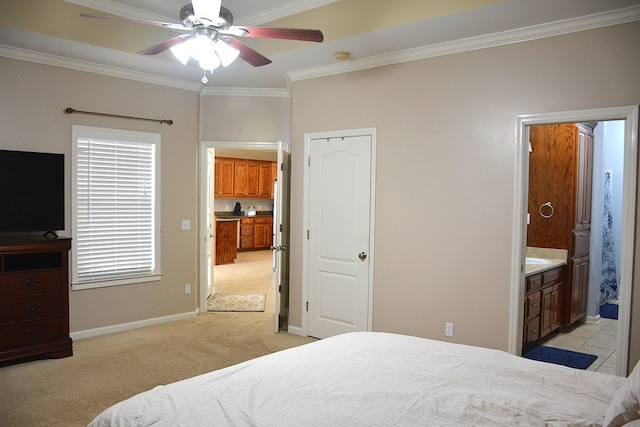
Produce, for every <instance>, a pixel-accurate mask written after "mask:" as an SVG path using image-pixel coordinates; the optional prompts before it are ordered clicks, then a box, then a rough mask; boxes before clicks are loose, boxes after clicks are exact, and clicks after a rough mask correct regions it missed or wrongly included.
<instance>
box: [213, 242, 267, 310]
mask: <svg viewBox="0 0 640 427" xmlns="http://www.w3.org/2000/svg"><path fill="white" fill-rule="evenodd" d="M272 256H273V255H272V252H271V250H264V251H247V252H238V257H237V258H236V260H235V262H234V263H232V264H222V265H216V266H214V268H213V286H214V289H215V292H216V293H218V294H222V295H229V294H265V295H266V296H267V297H266V299H265V307H264V312H265V313H275V302H274V292H275V289H274V286H275V273H274V272H273V270H272Z"/></svg>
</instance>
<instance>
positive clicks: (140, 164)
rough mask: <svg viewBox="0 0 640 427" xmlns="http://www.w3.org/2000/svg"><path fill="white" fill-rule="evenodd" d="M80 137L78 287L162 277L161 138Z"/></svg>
mask: <svg viewBox="0 0 640 427" xmlns="http://www.w3.org/2000/svg"><path fill="white" fill-rule="evenodd" d="M75 128H77V129H75ZM76 131H77V132H76ZM74 135H75V147H74V149H75V150H74V175H75V176H74V178H75V180H74V192H73V194H74V196H73V197H74V202H75V203H74V227H73V238H74V245H73V246H74V251H73V255H72V257H73V267H74V268H73V283H74V285H75V284H78V285H82V284H85V283H96V282H98V283H101V284H100V285H98V286H108V285H120V284H126V283H133V282H140V281H143V280H144V281H146V280H149V277H151V276H154V275H157V274H159V272H158V265H157V264H158V263H157V260H158V259H159V256H158V253H157V252H158V248H159V245H158V237H159V220H158V218H159V212H158V209H157V206H158V204H157V198H158V185H157V180H158V176H157V168H158V164H157V163H158V161H157V159H158V150H159V147H158V145H159V135H156V134H146V133H140V132H126V131H116V130H110V129H101V128H88V127H81V126H77V127H74ZM151 280H153V279H151ZM81 287H82V286H81ZM88 287H96V286H88Z"/></svg>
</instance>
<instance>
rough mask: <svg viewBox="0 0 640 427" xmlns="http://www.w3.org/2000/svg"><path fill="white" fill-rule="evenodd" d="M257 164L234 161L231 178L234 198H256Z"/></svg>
mask: <svg viewBox="0 0 640 427" xmlns="http://www.w3.org/2000/svg"><path fill="white" fill-rule="evenodd" d="M259 171H260V169H259V162H257V161H255V160H236V161H235V166H234V176H233V179H234V181H233V195H234V197H236V196H239V197H254V198H257V197H258V176H259Z"/></svg>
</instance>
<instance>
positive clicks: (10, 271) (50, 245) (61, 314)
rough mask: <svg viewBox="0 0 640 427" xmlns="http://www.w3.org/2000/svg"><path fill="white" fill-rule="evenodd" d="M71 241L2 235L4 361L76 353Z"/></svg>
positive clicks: (0, 357) (0, 350) (0, 349)
mask: <svg viewBox="0 0 640 427" xmlns="http://www.w3.org/2000/svg"><path fill="white" fill-rule="evenodd" d="M70 248H71V239H68V238H58V239H52V240H49V239H45V238H34V239H23V240H22V239H21V240H10V239H0V362H6V361H9V360H14V359H22V358H33V357H35V356H40V357H50V358H60V357H67V356H71V355H73V347H72V341H71V338H70V337H69V272H68V253H69V249H70Z"/></svg>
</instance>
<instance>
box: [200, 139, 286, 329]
mask: <svg viewBox="0 0 640 427" xmlns="http://www.w3.org/2000/svg"><path fill="white" fill-rule="evenodd" d="M279 146H282V147H283V150H284V151H287V152H288V151H289V148H288V144H287V143H283V142H281V141H277V142H270V141H262V142H260V141H257V142H228V141H201V142H200V155H199V157H200V159H199V172H198V175H199V185H200V189H199V191H198V193H199V194H198V236H199V239H198V240H199V243H198V248H199V257H198V259H199V261H200V267H199V269H198V270H199V278H198V309H199V312H200V313H206V312H207V292H208V283H207V279H208V274H207V233H208V231H207V197H209V196H208V194H207V188H208V184H207V150H208V149H210V148H233V149H242V150H276V151H277V150H278V147H279ZM280 191H283V190H282V189H281V190H280ZM282 197H284V195H282ZM285 229H288V227H285ZM213 256H214V257H215V254H214V255H213ZM279 273H280V272H279ZM211 280H213V274H212V279H211ZM276 282H277V281H276ZM274 298H279V295H278V289H277V283H276V286H275V288H274ZM275 316H276V319H278V313H275ZM276 322H277V320H276Z"/></svg>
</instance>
